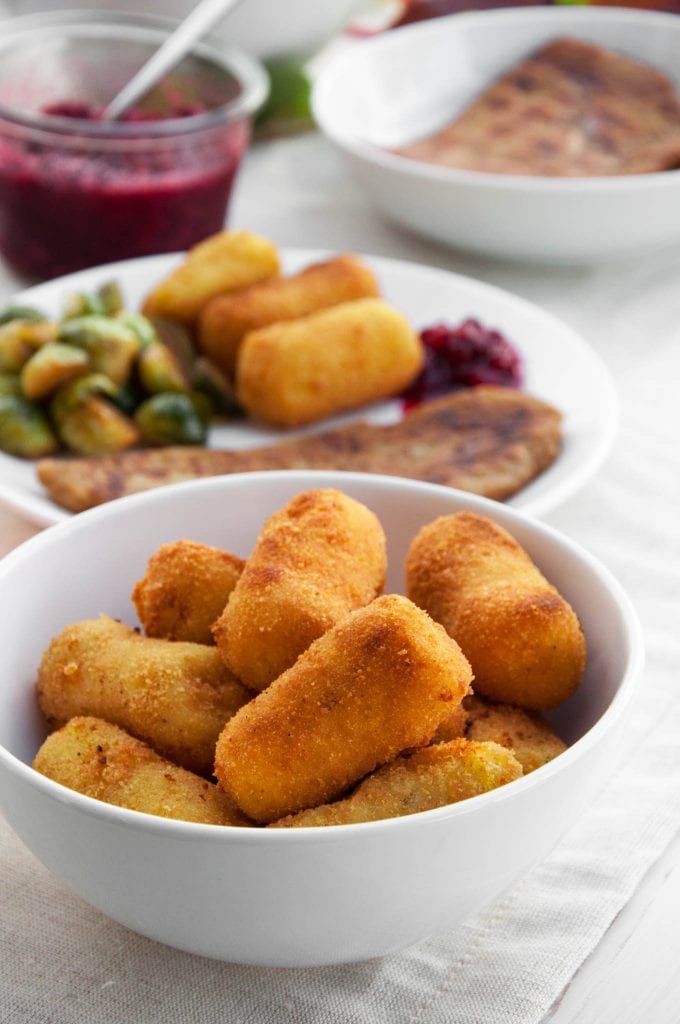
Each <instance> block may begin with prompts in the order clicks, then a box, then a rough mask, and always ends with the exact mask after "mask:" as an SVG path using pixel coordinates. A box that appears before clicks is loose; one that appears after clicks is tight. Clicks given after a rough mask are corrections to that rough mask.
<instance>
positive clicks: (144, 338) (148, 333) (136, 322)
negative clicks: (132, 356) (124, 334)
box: [116, 312, 158, 349]
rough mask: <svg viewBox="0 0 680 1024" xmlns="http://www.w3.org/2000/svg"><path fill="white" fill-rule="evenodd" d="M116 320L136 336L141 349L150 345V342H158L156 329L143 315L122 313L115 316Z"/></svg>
mask: <svg viewBox="0 0 680 1024" xmlns="http://www.w3.org/2000/svg"><path fill="white" fill-rule="evenodd" d="M116 320H118V322H119V323H121V324H125V326H126V327H129V328H130V330H131V331H132V332H133V334H135V335H136V336H137V339H138V341H139V343H140V345H141V346H142V349H145V348H146V346H147V345H150V344H151V343H152V342H154V341H158V335H157V333H156V328H155V327H154V325H153V324H152V323H151V321H150V320H149V318H148V316H144V314H143V313H126V312H122V313H119V314H118V315H117V316H116Z"/></svg>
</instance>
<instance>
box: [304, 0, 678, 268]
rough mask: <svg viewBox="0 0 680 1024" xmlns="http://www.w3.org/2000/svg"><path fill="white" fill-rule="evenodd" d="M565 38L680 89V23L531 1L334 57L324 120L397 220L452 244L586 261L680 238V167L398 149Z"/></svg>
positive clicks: (633, 253) (359, 176) (322, 96)
mask: <svg viewBox="0 0 680 1024" xmlns="http://www.w3.org/2000/svg"><path fill="white" fill-rule="evenodd" d="M557 36H572V37H574V38H577V39H582V40H584V41H590V42H592V43H594V44H596V45H599V46H604V47H608V48H610V49H612V50H617V51H620V52H621V53H624V54H626V55H628V56H629V57H632V58H633V59H636V60H638V61H642V62H646V63H648V64H651V65H652V66H653V67H655V68H657V69H658V70H659V71H662V72H663V73H664V74H666V75H667V76H668V77H669V78H670V80H671V82H673V84H674V85H675V87H676V90H677V89H680V18H678V17H677V16H676V15H674V14H664V13H661V12H659V11H643V10H633V9H627V10H625V9H619V8H600V7H590V6H588V7H574V6H568V5H567V6H562V7H559V6H558V7H520V8H515V9H512V8H507V9H498V10H492V11H466V12H464V13H460V14H454V15H451V16H449V17H444V18H433V19H432V20H430V21H424V22H420V23H418V24H414V25H408V26H405V27H403V28H400V29H398V30H396V31H392V32H384V33H382V34H381V35H379V36H376V37H375V38H373V39H368V40H361V42H360V43H358V44H357V45H353V46H348V47H346V48H345V49H343V50H340V51H339V52H338V53H337V54H335V55H333V54H331V56H330V58H329V60H328V61H327V62H325V63H324V64H323V66H322V67H321V68H320V69H319V73H318V75H317V77H316V80H315V83H314V90H313V96H312V103H313V108H314V115H315V118H316V120H317V123H318V125H319V127H320V128H321V130H322V132H324V134H325V135H326V136H327V138H328V139H329V140H330V141H331V142H332V143H333V144H334V145H335V146H336V147H337V148H338V149H339V151H340V153H341V154H342V156H343V158H344V159H345V161H346V162H347V165H348V167H349V169H350V170H351V172H352V174H353V175H354V176H355V178H356V180H357V181H358V183H359V184H360V186H361V187H362V188H363V189H364V190H365V192H366V194H367V195H368V196H369V197H370V199H371V200H372V202H373V203H375V205H376V206H377V208H378V209H379V210H380V211H381V212H382V213H383V214H384V215H385V216H386V217H388V218H389V219H390V220H393V221H396V222H397V223H398V224H400V225H404V226H406V227H407V228H409V229H410V230H412V231H416V232H417V233H418V234H421V235H424V236H425V237H427V238H434V239H436V240H437V241H438V242H440V243H444V244H445V245H449V246H452V247H453V248H456V249H465V250H469V251H472V252H478V253H484V254H491V255H494V256H501V257H504V258H506V259H513V260H516V259H525V260H538V261H540V262H550V263H580V262H591V261H597V260H602V259H606V260H612V259H619V258H626V259H628V258H631V257H638V256H639V255H640V254H641V253H644V252H649V251H655V250H657V249H659V248H661V247H663V246H671V245H677V244H679V243H680V171H677V170H673V171H664V172H662V173H658V174H628V175H626V174H624V175H619V176H617V177H601V178H594V177H593V178H547V177H543V178H542V177H538V176H529V175H511V174H490V173H488V174H487V173H481V172H476V171H465V170H456V169H454V168H449V167H437V166H434V165H431V164H427V163H424V162H421V161H418V160H410V159H407V158H405V157H401V156H396V155H394V154H392V153H390V152H388V149H389V148H390V147H396V146H401V145H405V144H408V143H409V142H412V141H414V140H415V139H416V138H419V137H422V136H425V135H428V134H430V133H431V132H433V131H435V130H436V129H438V128H440V127H442V126H443V125H445V124H447V123H448V122H449V121H450V120H452V118H453V117H455V116H456V115H457V114H458V113H460V112H461V111H462V110H463V109H464V108H465V107H466V106H467V105H468V103H469V102H470V101H471V100H472V99H473V98H474V97H476V96H477V95H478V94H479V93H480V92H481V91H482V90H483V89H485V88H486V87H487V86H488V85H489V84H490V83H491V82H492V81H493V80H494V79H495V78H496V77H497V76H498V75H500V74H501V73H502V72H504V71H506V70H507V69H508V68H510V67H512V66H513V65H514V64H515V63H516V62H517V61H519V60H520V59H522V58H523V57H526V56H527V55H528V54H529V53H530V52H531V51H532V50H534V49H536V48H538V47H539V46H541V45H542V44H544V43H545V42H547V41H548V40H549V39H554V38H555V37H557ZM405 69H407V71H405ZM407 72H410V73H407Z"/></svg>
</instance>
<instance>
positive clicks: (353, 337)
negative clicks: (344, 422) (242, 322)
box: [236, 298, 424, 427]
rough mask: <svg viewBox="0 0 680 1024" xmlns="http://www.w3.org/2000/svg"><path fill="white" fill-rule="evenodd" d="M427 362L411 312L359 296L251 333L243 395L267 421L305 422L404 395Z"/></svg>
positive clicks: (243, 359) (240, 365)
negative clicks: (411, 320)
mask: <svg viewBox="0 0 680 1024" xmlns="http://www.w3.org/2000/svg"><path fill="white" fill-rule="evenodd" d="M423 359H424V350H423V345H422V342H421V340H420V338H419V337H418V335H417V333H416V332H415V330H414V329H413V327H412V326H411V325H410V323H409V322H408V320H407V319H406V317H404V316H403V315H402V314H401V313H399V312H397V310H396V309H393V308H392V307H391V306H389V305H388V304H387V303H386V302H384V301H383V300H382V299H376V298H367V299H356V300H355V301H353V302H343V303H341V304H340V305H339V306H332V307H331V308H330V309H323V310H321V311H319V312H317V313H310V314H309V315H308V316H304V317H299V318H298V319H297V320H291V321H288V322H287V323H277V324H272V325H270V326H269V327H262V328H260V329H259V330H255V331H250V332H249V333H248V334H246V335H245V337H244V338H243V340H242V342H241V346H240V348H239V353H238V359H237V363H236V394H237V397H238V400H239V402H240V403H241V405H242V406H243V408H244V409H245V410H246V412H247V413H249V414H250V415H251V416H252V417H254V418H255V419H257V420H261V421H262V422H263V423H269V424H273V425H274V426H280V427H296V426H302V425H304V424H306V423H314V422H316V421H318V420H322V419H324V417H327V416H332V415H333V414H335V413H339V412H342V411H344V410H348V409H355V408H357V407H358V406H362V405H366V404H367V403H369V402H375V401H377V400H378V399H381V398H387V397H389V396H391V395H396V394H398V393H399V392H400V391H402V390H403V389H404V388H405V387H406V385H407V384H409V383H410V382H411V381H412V380H413V378H414V377H415V376H416V374H417V373H418V372H419V370H420V368H421V366H422V365H423Z"/></svg>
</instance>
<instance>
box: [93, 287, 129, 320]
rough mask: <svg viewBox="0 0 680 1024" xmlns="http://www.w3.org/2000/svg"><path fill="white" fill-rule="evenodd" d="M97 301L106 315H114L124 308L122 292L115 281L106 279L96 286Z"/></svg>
mask: <svg viewBox="0 0 680 1024" xmlns="http://www.w3.org/2000/svg"><path fill="white" fill-rule="evenodd" d="M96 297H97V301H98V302H99V304H100V306H101V308H102V310H103V312H104V313H105V314H106V315H107V316H116V315H117V314H118V313H122V311H123V310H124V308H125V303H124V302H123V293H122V291H121V290H120V285H119V284H118V282H117V281H106V283H105V284H102V285H100V286H99V288H97V292H96Z"/></svg>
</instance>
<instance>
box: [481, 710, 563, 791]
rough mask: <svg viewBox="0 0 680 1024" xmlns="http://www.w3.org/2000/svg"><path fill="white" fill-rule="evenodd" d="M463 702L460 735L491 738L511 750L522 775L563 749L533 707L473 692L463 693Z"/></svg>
mask: <svg viewBox="0 0 680 1024" xmlns="http://www.w3.org/2000/svg"><path fill="white" fill-rule="evenodd" d="M463 705H464V707H465V712H466V714H467V717H468V721H467V727H466V729H465V733H464V735H465V736H466V737H467V738H468V739H470V740H493V741H494V742H495V743H500V745H501V746H502V747H507V748H508V749H509V750H512V752H513V754H514V755H515V757H516V758H517V760H518V761H519V763H520V764H521V765H522V768H523V769H524V774H525V775H527V774H528V773H529V772H533V771H534V769H536V768H540V767H541V765H542V764H547V763H548V761H552V759H553V758H554V757H557V755H558V754H561V753H562V751H563V750H566V749H567V745H566V743H563V742H562V740H561V739H560V738H559V736H558V735H557V734H556V733H555V731H554V730H553V728H552V726H551V725H550V724H549V722H547V721H546V719H545V718H544V717H543V716H542V715H541V714H539V713H538V712H537V711H523V710H522V708H517V707H514V706H513V705H512V704H494V703H492V702H491V701H487V700H485V699H484V698H483V697H478V696H476V695H475V696H472V697H466V698H465V700H464V701H463Z"/></svg>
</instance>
